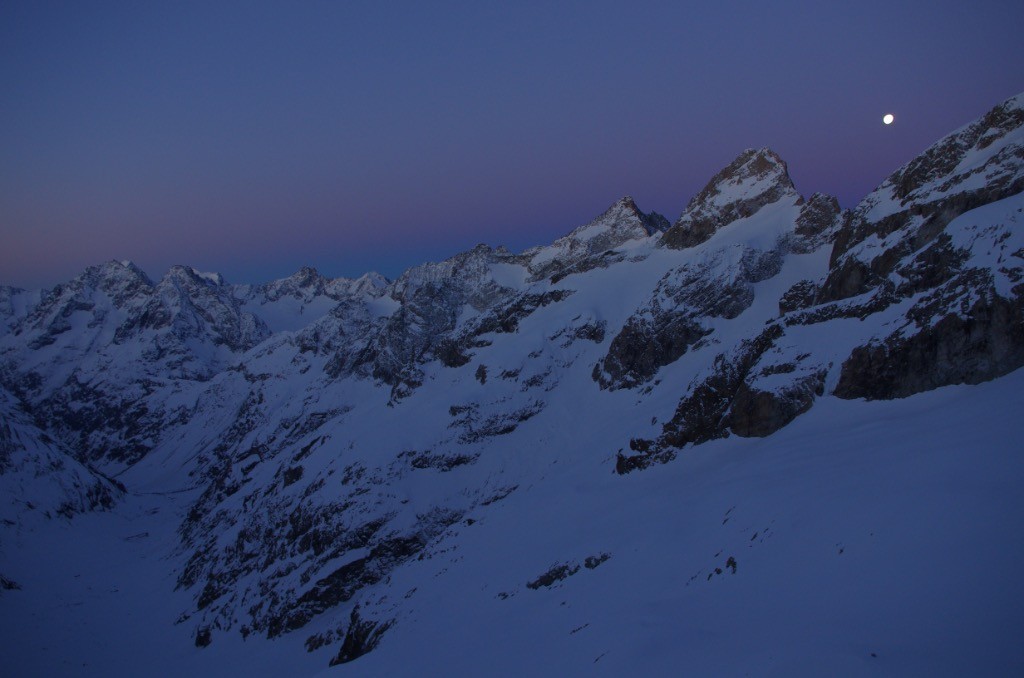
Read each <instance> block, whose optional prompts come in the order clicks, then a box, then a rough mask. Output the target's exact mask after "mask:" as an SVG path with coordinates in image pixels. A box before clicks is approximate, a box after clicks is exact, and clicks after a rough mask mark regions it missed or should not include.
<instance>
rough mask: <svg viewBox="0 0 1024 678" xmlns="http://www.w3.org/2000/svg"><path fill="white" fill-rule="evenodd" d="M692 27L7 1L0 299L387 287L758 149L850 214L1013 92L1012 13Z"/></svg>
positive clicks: (0, 77)
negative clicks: (387, 281) (131, 266)
mask: <svg viewBox="0 0 1024 678" xmlns="http://www.w3.org/2000/svg"><path fill="white" fill-rule="evenodd" d="M696 4H697V3H686V2H678V1H675V2H670V1H658V2H645V1H643V0H633V1H632V2H628V3H627V2H608V1H604V0H588V1H587V2H532V1H527V0H519V1H517V2H514V3H513V2H503V3H496V2H487V1H485V0H474V1H470V2H446V1H443V0H436V1H435V2H411V1H392V2H381V1H380V0H377V1H375V2H362V1H360V0H347V1H345V2H341V1H323V2H317V1H309V2H302V3H296V2H283V1H281V2H270V1H263V0H246V1H244V2H217V1H215V0H206V1H203V2H184V1H183V2H137V1H136V0H129V1H126V2H112V1H110V2H101V1H98V0H96V1H91V2H86V1H78V0H72V1H69V2H48V1H32V2H30V1H28V0H24V1H19V0H8V1H5V2H3V3H0V283H2V284H14V285H19V286H23V287H40V286H51V285H53V284H56V283H58V282H61V281H64V280H67V279H69V278H71V277H73V276H75V275H77V274H78V273H79V272H81V270H82V269H83V268H85V266H87V265H89V264H95V263H101V262H103V261H106V260H109V259H132V260H134V261H135V262H136V263H138V264H139V265H140V266H142V267H143V268H144V269H145V270H146V271H147V272H149V273H150V275H151V276H153V277H156V278H159V277H160V276H161V275H162V274H163V273H164V271H165V270H166V269H167V268H168V267H169V266H170V265H172V264H176V263H185V264H189V265H191V266H194V267H196V268H198V269H201V270H210V271H219V272H221V273H223V274H224V275H225V277H226V278H227V279H228V280H230V281H232V282H260V281H266V280H271V279H274V278H279V277H284V276H286V275H289V274H291V273H293V272H294V271H295V270H297V269H298V268H299V267H300V266H302V265H312V266H315V267H317V268H318V269H320V270H321V271H322V272H323V273H325V274H327V275H331V276H338V275H347V276H356V275H359V274H361V273H363V272H365V271H367V270H378V271H380V272H382V273H384V274H385V275H387V276H389V277H393V276H395V275H397V274H399V273H400V272H401V271H402V270H404V269H405V268H407V267H408V266H411V265H414V264H417V263H421V262H423V261H427V260H438V259H441V258H444V257H447V256H450V255H452V254H455V253H456V252H458V251H461V250H464V249H466V248H469V247H472V246H473V245H475V244H476V243H480V242H483V243H487V244H490V245H495V246H496V245H501V244H504V245H506V246H508V247H509V248H510V249H513V250H521V249H524V248H525V247H528V246H531V245H535V244H541V243H547V242H550V241H551V240H553V239H555V238H556V237H558V236H560V235H563V234H565V233H567V232H568V231H570V230H571V229H572V228H574V227H575V226H578V225H580V224H582V223H585V222H587V221H589V220H590V219H591V218H593V217H594V216H596V215H598V214H600V213H601V212H602V211H603V210H604V209H605V208H606V207H607V206H608V205H609V204H611V203H612V202H614V201H615V200H616V199H618V198H619V197H621V196H623V195H627V194H629V195H633V196H634V197H635V198H636V200H637V203H638V204H639V205H640V207H641V209H644V210H657V211H659V212H662V213H664V214H665V215H666V216H668V217H669V219H670V220H674V219H675V218H676V217H678V215H679V213H680V212H681V211H682V209H683V208H684V207H685V205H686V202H687V201H688V200H689V199H690V197H692V196H693V195H694V194H695V193H696V192H697V191H699V190H700V188H701V187H702V186H703V185H704V184H705V183H706V182H707V180H708V179H710V178H711V176H712V175H713V174H714V173H715V172H717V171H718V170H719V169H721V168H722V167H723V166H724V165H725V164H727V163H728V162H729V161H730V160H732V158H733V157H735V156H736V155H737V154H738V153H739V152H740V151H742V150H743V149H744V148H748V147H761V146H770V147H771V148H773V149H775V150H776V151H777V152H778V153H779V154H780V155H782V157H783V158H784V159H785V160H786V161H787V162H788V164H789V168H790V174H791V175H792V177H793V180H794V182H795V183H796V185H797V189H798V190H800V191H801V192H802V193H803V194H804V195H810V194H811V193H813V192H815V191H824V192H827V193H831V194H833V195H836V196H838V198H839V200H840V202H841V203H842V204H843V206H844V207H851V206H853V205H854V204H856V202H857V201H858V200H860V199H861V198H862V197H863V196H864V195H865V194H866V193H868V192H869V191H870V190H871V189H872V188H874V187H875V186H876V185H877V184H879V183H880V182H881V181H882V180H883V179H884V178H885V177H886V176H887V175H888V174H889V173H890V172H891V171H892V170H894V169H896V168H897V167H898V166H900V165H902V164H903V163H904V162H906V161H908V160H910V159H911V158H912V157H914V156H915V155H916V154H917V153H919V152H920V151H922V150H923V149H924V148H926V147H927V146H928V145H930V144H931V143H932V142H934V141H935V140H937V139H938V138H939V137H940V136H942V135H944V134H946V133H947V132H950V131H952V130H953V129H954V128H956V127H959V126H961V125H963V124H964V123H966V122H968V121H970V120H972V119H973V118H975V117H977V116H979V115H981V114H982V113H984V112H985V111H986V110H988V109H989V108H991V107H992V106H994V105H995V104H997V103H999V102H1000V101H1002V100H1003V99H1006V98H1007V97H1009V96H1012V95H1014V94H1017V93H1018V92H1020V91H1022V90H1024V40H1022V39H1021V35H1020V28H1021V26H1024V3H1022V2H1019V1H1018V2H1011V1H1010V0H999V1H986V0H975V1H973V2H971V3H966V2H963V1H962V0H960V1H956V2H947V1H944V0H932V1H930V2H897V1H891V2H868V1H863V0H862V1H859V2H853V3H830V2H820V1H819V2H775V3H767V2H751V3H745V2H716V3H702V4H705V5H706V6H704V7H700V6H696ZM887 112H891V113H894V114H895V115H896V122H895V124H894V125H892V126H890V127H886V126H884V125H882V122H881V118H882V115H883V114H884V113H887Z"/></svg>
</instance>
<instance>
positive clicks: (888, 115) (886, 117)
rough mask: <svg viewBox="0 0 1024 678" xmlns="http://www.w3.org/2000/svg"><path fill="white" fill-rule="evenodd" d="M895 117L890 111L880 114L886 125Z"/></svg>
mask: <svg viewBox="0 0 1024 678" xmlns="http://www.w3.org/2000/svg"><path fill="white" fill-rule="evenodd" d="M895 119H896V118H895V116H893V114H892V113H886V114H885V115H883V116H882V122H884V123H885V124H886V125H891V124H892V121H893V120H895Z"/></svg>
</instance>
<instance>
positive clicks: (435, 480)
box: [0, 94, 1024, 676]
mask: <svg viewBox="0 0 1024 678" xmlns="http://www.w3.org/2000/svg"><path fill="white" fill-rule="evenodd" d="M1022 365H1024V94H1022V95H1018V96H1016V97H1013V98H1011V99H1009V100H1007V101H1005V102H1003V103H1002V104H1000V105H998V106H996V107H995V108H993V109H992V110H991V111H989V112H987V113H986V114H984V115H983V116H982V117H980V118H979V119H977V120H976V121H974V122H971V123H969V124H967V125H965V126H964V127H962V128H961V129H959V130H956V131H954V132H952V133H951V134H949V135H948V136H946V137H944V138H943V139H941V140H939V141H938V142H937V143H936V144H934V145H933V146H931V147H930V148H928V149H927V150H926V151H925V152H924V153H922V154H921V155H920V156H918V157H917V158H914V159H913V160H911V161H910V162H909V163H907V164H906V165H904V166H903V167H901V168H899V169H898V170H896V171H895V172H894V173H893V174H892V175H891V176H890V177H888V178H887V179H886V180H885V181H884V182H883V183H882V184H881V185H880V186H879V187H878V188H877V189H876V190H875V191H873V192H872V193H871V194H869V195H868V196H867V197H866V198H865V199H864V200H863V201H862V202H861V203H860V204H858V205H857V206H856V207H855V208H853V209H852V210H843V209H841V208H840V205H839V203H838V201H837V200H836V199H835V198H833V197H830V196H827V195H823V194H815V195H812V196H810V197H806V198H805V197H803V196H801V195H800V193H799V192H798V191H797V188H796V187H795V186H794V185H793V182H792V181H791V179H790V176H789V173H788V169H787V166H786V163H785V162H784V161H783V160H782V158H780V157H779V156H778V155H777V154H776V153H775V152H773V151H772V150H770V149H767V148H762V149H751V150H746V151H743V152H742V153H741V154H740V155H739V156H738V157H737V158H736V159H735V160H734V161H733V162H732V163H730V164H729V165H728V166H727V167H725V168H723V169H722V170H721V171H720V172H719V173H718V174H716V175H715V176H714V177H713V178H712V179H711V180H710V181H709V183H708V184H707V186H706V187H705V188H704V189H703V190H701V191H700V192H699V193H698V194H697V195H696V196H694V197H693V199H692V200H690V202H689V204H688V205H687V206H686V208H685V210H684V211H683V212H682V214H681V215H680V216H679V218H678V219H677V220H676V221H675V222H670V221H669V220H668V219H666V218H665V217H663V216H661V215H659V214H655V213H645V212H643V211H642V210H641V209H640V208H639V207H638V206H637V204H636V203H635V201H634V200H633V199H632V198H630V197H624V198H622V199H620V200H618V201H616V202H615V203H614V204H612V205H611V206H610V207H609V208H608V209H607V210H606V211H605V212H604V213H603V214H601V215H600V216H598V217H597V218H595V219H594V220H593V221H591V222H590V223H588V224H585V225H582V226H580V227H578V228H576V229H575V230H572V231H571V232H570V233H568V234H567V235H566V236H564V237H562V238H560V239H558V240H556V241H555V242H554V243H552V244H550V245H547V246H541V247H535V248H532V249H529V250H527V251H525V252H521V253H513V252H510V251H508V250H506V249H504V248H502V247H498V248H492V247H489V246H486V245H478V246H477V247H475V248H473V249H471V250H469V251H466V252H462V253H459V254H457V255H455V256H453V257H452V258H450V259H447V260H445V261H442V262H439V263H426V264H423V265H421V266H417V267H414V268H411V269H409V270H408V271H406V272H405V273H403V274H402V275H401V276H399V277H398V278H397V279H395V280H388V279H386V278H384V277H383V276H380V275H377V274H373V273H370V274H367V275H364V276H363V277H361V278H358V279H346V278H338V279H329V278H326V277H325V276H323V275H321V274H320V273H318V272H317V271H315V270H313V269H310V268H304V269H302V270H300V271H299V272H297V273H296V274H295V275H293V276H291V277H289V278H285V279H282V280H277V281H274V282H271V283H267V284H262V285H236V284H230V283H228V282H226V281H225V280H224V279H223V278H222V277H221V276H219V275H217V274H211V273H204V272H200V271H197V270H195V269H193V268H191V267H188V266H175V267H173V268H171V269H170V270H169V271H168V272H167V273H166V275H165V276H164V277H163V278H162V279H160V280H159V281H156V280H152V279H150V278H149V277H148V276H147V275H146V274H145V273H144V272H143V271H142V270H141V269H140V268H138V267H137V266H135V265H134V264H132V263H131V262H128V261H110V262H107V263H105V264H101V265H98V266H92V267H90V268H88V269H87V270H85V271H84V272H83V273H82V274H81V275H79V276H77V277H76V278H74V279H73V280H70V281H68V282H66V283H63V284H60V285H58V286H56V287H55V288H53V289H50V290H43V291H26V290H21V289H15V288H11V287H0V409H2V417H0V491H2V494H0V496H2V501H0V637H2V638H3V639H4V640H3V646H4V655H5V657H8V658H9V659H8V660H6V661H5V663H7V665H8V666H9V667H12V669H13V670H14V673H13V674H12V675H104V676H110V675H168V674H173V675H178V674H182V673H185V672H187V671H191V672H195V673H199V674H201V675H202V674H220V673H224V672H225V671H244V672H246V673H251V674H255V675H281V674H283V673H288V674H296V675H298V674H315V673H317V672H320V671H324V672H326V673H327V674H329V675H347V674H353V675H411V674H416V675H422V674H424V673H426V674H447V675H469V674H480V673H489V674H499V675H521V674H522V673H524V672H526V671H531V672H535V673H536V672H539V673H541V674H544V675H556V674H558V675H562V674H566V673H570V674H575V673H584V672H587V673H592V672H594V673H607V674H616V675H619V674H622V673H625V672H627V671H629V672H634V673H635V672H640V673H642V674H660V673H667V672H669V671H671V672H673V673H675V672H679V671H684V672H685V671H687V670H690V671H696V672H698V673H716V674H726V675H732V674H740V673H753V674H756V675H764V674H780V675H782V674H785V675H790V674H792V673H794V672H799V673H829V674H839V675H850V674H853V675H859V674H869V673H870V674H876V673H907V672H914V673H936V674H940V675H954V674H956V675H960V674H963V673H966V672H968V671H970V672H972V673H983V674H984V673H998V674H1006V673H1017V672H1020V671H1022V670H1024V650H1022V649H1021V646H1020V643H1019V637H1020V634H1021V632H1024V613H1022V612H1021V606H1020V602H1021V600H1024V584H1022V583H1021V582H1020V579H1019V576H1018V575H1017V572H1018V570H1019V568H1020V566H1021V565H1024V546H1022V545H1021V543H1020V540H1019V539H1017V538H1015V537H1014V536H1013V535H1014V534H1016V533H1017V531H1019V528H1020V525H1021V524H1024V522H1022V520H1024V499H1022V498H1021V495H1020V491H1019V488H1020V487H1021V481H1024V461H1022V460H1021V458H1020V457H1021V455H1020V454H1019V452H1020V449H1021V446H1020V442H1019V441H1020V439H1021V435H1022V433H1024V425H1022V423H1021V421H1020V416H1019V413H1020V411H1021V405H1022V398H1021V395H1020V393H1021V389H1022V387H1024V372H1021V371H1020V370H1019V369H1018V368H1020V367H1021V366H1022Z"/></svg>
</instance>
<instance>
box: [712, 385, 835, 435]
mask: <svg viewBox="0 0 1024 678" xmlns="http://www.w3.org/2000/svg"><path fill="white" fill-rule="evenodd" d="M825 374H826V372H824V371H821V372H818V373H816V374H813V375H810V376H807V377H804V378H802V379H799V380H797V381H795V382H793V383H789V384H786V385H785V386H783V387H781V388H779V389H777V390H758V389H757V388H755V387H752V386H750V385H748V384H747V383H746V382H744V383H742V384H740V387H739V388H738V389H737V390H736V395H735V396H734V397H733V401H732V407H731V408H730V417H729V423H728V426H729V430H731V431H732V432H733V433H735V434H736V435H738V436H743V437H747V438H749V437H764V436H768V435H771V434H772V433H775V432H776V431H778V430H779V429H780V428H782V427H783V426H785V425H786V424H788V423H789V422H791V421H793V420H794V419H796V418H797V416H799V415H801V414H803V413H804V412H806V411H807V410H809V409H811V405H812V404H813V403H814V399H815V397H817V396H820V395H822V394H823V393H824V392H825Z"/></svg>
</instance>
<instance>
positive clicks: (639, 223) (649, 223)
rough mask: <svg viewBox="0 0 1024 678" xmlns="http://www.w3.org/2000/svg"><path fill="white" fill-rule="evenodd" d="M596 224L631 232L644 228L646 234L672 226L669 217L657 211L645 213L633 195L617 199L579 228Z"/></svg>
mask: <svg viewBox="0 0 1024 678" xmlns="http://www.w3.org/2000/svg"><path fill="white" fill-rule="evenodd" d="M595 224H602V225H605V224H607V225H608V226H609V227H610V228H613V229H616V230H628V231H631V232H637V229H638V228H642V229H643V231H644V233H645V234H646V235H654V234H655V233H659V232H661V231H665V230H667V229H668V227H669V226H670V224H669V221H668V219H666V218H665V217H663V216H662V215H660V214H658V213H657V212H650V213H644V212H642V211H640V208H639V207H637V205H636V202H635V201H634V200H633V196H630V195H627V196H625V197H623V198H620V199H619V200H616V201H615V202H614V203H613V204H612V206H611V207H609V208H608V209H607V210H605V212H604V214H602V215H601V216H599V217H598V218H597V219H595V220H594V221H592V222H590V224H588V225H587V226H584V227H582V228H581V229H577V230H583V229H586V228H589V227H591V226H593V225H595Z"/></svg>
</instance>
